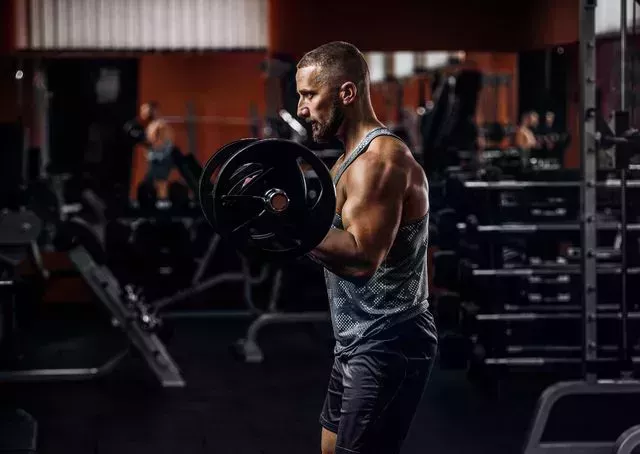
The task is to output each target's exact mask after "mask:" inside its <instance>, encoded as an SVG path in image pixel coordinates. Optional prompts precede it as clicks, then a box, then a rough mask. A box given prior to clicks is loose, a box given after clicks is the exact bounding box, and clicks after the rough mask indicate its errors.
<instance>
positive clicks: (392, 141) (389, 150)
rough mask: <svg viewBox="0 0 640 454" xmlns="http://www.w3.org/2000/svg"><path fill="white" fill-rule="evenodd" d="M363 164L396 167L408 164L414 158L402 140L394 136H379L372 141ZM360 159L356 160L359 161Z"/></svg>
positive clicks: (363, 156)
mask: <svg viewBox="0 0 640 454" xmlns="http://www.w3.org/2000/svg"><path fill="white" fill-rule="evenodd" d="M361 157H362V158H364V159H362V163H363V164H364V163H368V164H372V163H379V162H383V163H386V164H395V165H406V164H408V158H413V156H412V154H411V150H410V149H409V147H408V146H407V144H405V143H404V142H403V141H402V140H400V139H398V138H396V137H394V136H378V137H376V138H375V139H373V140H372V141H371V143H370V144H369V148H368V149H367V151H366V153H364V154H363V155H362V156H361ZM359 160H360V159H358V160H356V162H357V161H359Z"/></svg>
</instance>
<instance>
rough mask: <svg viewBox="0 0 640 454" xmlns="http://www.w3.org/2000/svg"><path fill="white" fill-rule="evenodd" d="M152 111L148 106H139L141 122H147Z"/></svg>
mask: <svg viewBox="0 0 640 454" xmlns="http://www.w3.org/2000/svg"><path fill="white" fill-rule="evenodd" d="M151 113H152V109H151V106H150V105H149V104H143V105H141V106H140V118H141V119H142V120H143V121H147V120H149V119H150V118H151Z"/></svg>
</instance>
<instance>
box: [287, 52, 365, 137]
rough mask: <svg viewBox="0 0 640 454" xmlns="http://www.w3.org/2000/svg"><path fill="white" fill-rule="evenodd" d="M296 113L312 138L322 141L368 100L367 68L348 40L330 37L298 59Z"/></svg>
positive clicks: (360, 55) (359, 53)
mask: <svg viewBox="0 0 640 454" xmlns="http://www.w3.org/2000/svg"><path fill="white" fill-rule="evenodd" d="M296 86H297V90H298V94H299V95H300V99H299V101H298V116H300V117H301V118H303V119H305V120H306V121H307V122H308V123H311V128H312V131H313V140H315V141H316V142H326V141H329V140H331V139H332V138H333V137H334V136H335V135H336V134H337V133H338V132H339V130H340V127H341V126H342V124H343V122H344V119H345V116H348V115H354V113H353V112H359V108H360V107H362V106H363V105H365V103H366V104H370V96H369V68H368V66H367V62H366V60H365V59H364V56H363V55H362V53H361V52H360V51H359V50H358V49H357V48H356V47H355V46H353V45H352V44H349V43H345V42H341V41H334V42H331V43H327V44H324V45H322V46H320V47H318V48H316V49H314V50H312V51H310V52H308V53H307V54H305V55H304V57H302V59H301V60H300V61H299V62H298V66H297V73H296Z"/></svg>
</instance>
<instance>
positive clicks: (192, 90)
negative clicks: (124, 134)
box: [132, 52, 265, 195]
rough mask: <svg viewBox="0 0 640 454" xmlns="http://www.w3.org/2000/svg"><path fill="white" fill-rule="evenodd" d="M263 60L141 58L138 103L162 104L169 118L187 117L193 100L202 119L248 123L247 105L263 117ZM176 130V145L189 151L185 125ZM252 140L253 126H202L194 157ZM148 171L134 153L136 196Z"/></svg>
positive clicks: (257, 55)
mask: <svg viewBox="0 0 640 454" xmlns="http://www.w3.org/2000/svg"><path fill="white" fill-rule="evenodd" d="M264 59H265V54H264V53H263V52H223V53H222V52H221V53H209V54H196V53H190V54H187V53H177V54H175V53H174V54H152V55H143V56H142V57H140V67H139V76H138V78H139V87H138V90H139V92H138V99H139V101H140V103H142V102H144V101H146V100H151V99H153V100H156V101H158V103H159V104H160V112H161V115H166V116H177V115H186V113H187V110H186V103H187V102H188V101H192V102H193V105H194V107H195V113H196V115H198V116H210V117H213V116H215V117H232V118H243V119H247V120H249V106H250V104H251V103H254V104H255V105H256V107H257V112H258V115H259V116H260V117H262V116H263V115H264V111H265V90H264V80H263V78H262V72H261V70H260V63H261V62H262V61H263V60H264ZM172 126H173V128H174V132H175V137H176V143H177V145H178V146H179V147H180V148H181V149H182V151H183V152H185V153H186V152H188V151H189V146H188V137H187V128H186V125H184V124H173V125H172ZM249 135H250V127H249V126H243V125H228V124H227V125H224V124H214V123H198V126H197V128H196V143H197V154H196V156H197V158H198V159H199V160H200V161H204V160H206V159H208V158H209V156H211V155H212V154H213V153H214V152H215V150H217V149H218V148H219V147H221V146H222V145H224V144H225V143H228V142H230V141H232V140H235V139H239V138H243V137H248V136H249ZM145 172H146V160H145V159H144V155H143V153H136V155H135V157H134V163H133V178H132V191H134V192H135V188H136V187H137V185H138V184H139V182H140V181H141V179H142V178H143V177H144V174H145ZM134 192H132V195H133V193H134Z"/></svg>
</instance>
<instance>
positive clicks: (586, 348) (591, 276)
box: [518, 0, 640, 454]
mask: <svg viewBox="0 0 640 454" xmlns="http://www.w3.org/2000/svg"><path fill="white" fill-rule="evenodd" d="M596 7H597V0H581V1H580V40H579V41H580V105H581V110H580V112H581V120H582V121H581V127H580V138H581V141H580V148H581V155H582V156H581V157H582V159H581V170H582V182H581V184H580V195H581V213H582V216H581V219H580V226H581V233H582V238H581V239H582V241H581V244H582V250H583V251H585V252H586V253H583V254H581V267H580V268H581V271H582V291H583V299H584V301H583V306H582V317H583V322H584V336H583V345H582V353H583V357H582V361H581V362H582V364H583V373H584V376H585V380H584V381H575V382H560V383H557V384H555V385H553V386H551V387H549V388H547V389H546V390H545V391H544V392H543V393H542V395H541V396H540V399H539V400H538V405H537V408H536V411H535V417H534V419H533V421H532V424H531V427H530V430H529V434H528V436H527V440H526V443H525V447H524V454H542V453H546V454H555V453H558V454H559V453H573V452H581V453H584V454H601V453H602V454H608V453H611V452H614V453H619V454H628V453H630V452H632V450H633V449H634V447H636V446H640V426H635V427H633V428H631V429H628V430H627V431H625V432H624V433H623V434H622V435H621V436H620V437H619V438H618V440H616V441H614V442H607V441H605V442H579V441H568V442H560V443H554V442H542V435H543V432H544V430H545V428H546V426H547V421H548V419H549V415H550V413H551V411H552V410H553V408H554V407H555V405H556V403H558V401H559V400H560V399H562V398H564V397H567V396H577V395H603V394H606V395H614V394H616V395H620V394H638V393H640V382H638V381H635V380H617V381H598V380H597V375H596V372H595V369H594V367H593V366H595V365H596V363H598V362H600V361H602V360H605V358H599V357H598V333H597V320H598V318H600V317H602V315H603V314H600V315H599V314H597V295H598V292H597V285H596V279H597V274H598V271H599V269H600V266H598V265H597V264H596V259H597V242H596V241H597V238H596V234H597V229H598V226H597V224H596V187H598V186H599V185H598V184H597V182H596V170H597V149H598V140H599V138H598V137H597V135H596V133H597V131H596V121H595V120H596V115H597V112H596V102H595V101H596V86H595V82H596V66H595V58H596V27H595V19H596ZM621 9H622V10H623V12H622V20H623V21H624V22H623V26H622V27H621V28H622V30H621V33H622V45H623V46H625V45H626V0H621ZM622 55H623V56H624V55H625V52H624V51H623V53H622ZM623 68H624V64H623ZM621 77H622V80H623V81H624V77H625V74H624V73H623V74H622V75H621ZM623 87H624V83H623ZM621 96H622V98H621V106H622V108H624V106H625V104H626V103H625V93H624V90H622V95H621ZM618 186H620V187H621V188H622V190H623V191H624V189H625V179H624V177H623V178H622V179H621V181H620V182H619V183H618ZM623 229H624V230H626V228H625V227H623ZM625 233H626V232H625ZM622 247H626V245H623V246H622ZM626 271H627V270H625V267H624V266H622V267H616V269H615V272H617V273H623V274H624V273H625V272H626ZM628 271H629V272H630V271H631V270H628ZM624 282H625V280H624V279H623V283H624ZM623 290H624V289H623ZM621 306H622V307H621V309H622V312H621V313H617V314H611V315H613V316H614V317H615V318H620V319H622V321H623V322H624V315H629V314H626V307H625V305H624V301H623V304H621ZM518 315H520V314H518ZM634 315H635V314H634ZM635 359H636V358H632V360H635Z"/></svg>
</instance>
